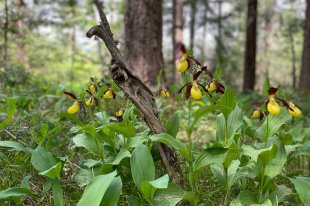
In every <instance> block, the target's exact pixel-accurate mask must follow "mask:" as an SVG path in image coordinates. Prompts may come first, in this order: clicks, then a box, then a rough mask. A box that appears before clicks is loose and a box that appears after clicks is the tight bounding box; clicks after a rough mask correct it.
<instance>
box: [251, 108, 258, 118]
mask: <svg viewBox="0 0 310 206" xmlns="http://www.w3.org/2000/svg"><path fill="white" fill-rule="evenodd" d="M252 118H253V119H259V118H260V111H259V110H258V109H256V110H255V111H254V112H253V114H252Z"/></svg>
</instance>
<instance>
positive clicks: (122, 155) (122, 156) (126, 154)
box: [108, 148, 131, 165]
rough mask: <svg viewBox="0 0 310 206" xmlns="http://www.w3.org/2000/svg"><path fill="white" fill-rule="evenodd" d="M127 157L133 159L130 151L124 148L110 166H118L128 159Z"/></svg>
mask: <svg viewBox="0 0 310 206" xmlns="http://www.w3.org/2000/svg"><path fill="white" fill-rule="evenodd" d="M127 157H131V154H130V152H129V151H128V150H126V149H124V148H122V149H121V150H120V151H119V152H118V154H117V156H116V157H115V159H114V160H113V162H111V163H109V162H108V163H109V164H112V165H118V164H119V163H120V162H121V161H122V160H123V159H125V158H127Z"/></svg>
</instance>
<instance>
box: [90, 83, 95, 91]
mask: <svg viewBox="0 0 310 206" xmlns="http://www.w3.org/2000/svg"><path fill="white" fill-rule="evenodd" d="M89 91H91V92H92V93H94V92H95V91H96V86H95V85H94V84H92V85H90V87H89Z"/></svg>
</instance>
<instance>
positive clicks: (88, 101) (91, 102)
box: [85, 98, 94, 107]
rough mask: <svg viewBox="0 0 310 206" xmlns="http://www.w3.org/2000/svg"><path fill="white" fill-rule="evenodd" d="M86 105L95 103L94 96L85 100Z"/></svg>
mask: <svg viewBox="0 0 310 206" xmlns="http://www.w3.org/2000/svg"><path fill="white" fill-rule="evenodd" d="M85 104H86V106H88V107H89V106H92V105H93V104H94V101H93V99H92V98H89V99H88V100H87V101H86V102H85Z"/></svg>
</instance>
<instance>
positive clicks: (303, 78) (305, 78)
mask: <svg viewBox="0 0 310 206" xmlns="http://www.w3.org/2000/svg"><path fill="white" fill-rule="evenodd" d="M309 79H310V0H307V9H306V22H305V30H304V45H303V54H302V62H301V74H300V81H299V89H301V90H307V89H308V90H309V89H310V81H309Z"/></svg>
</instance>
